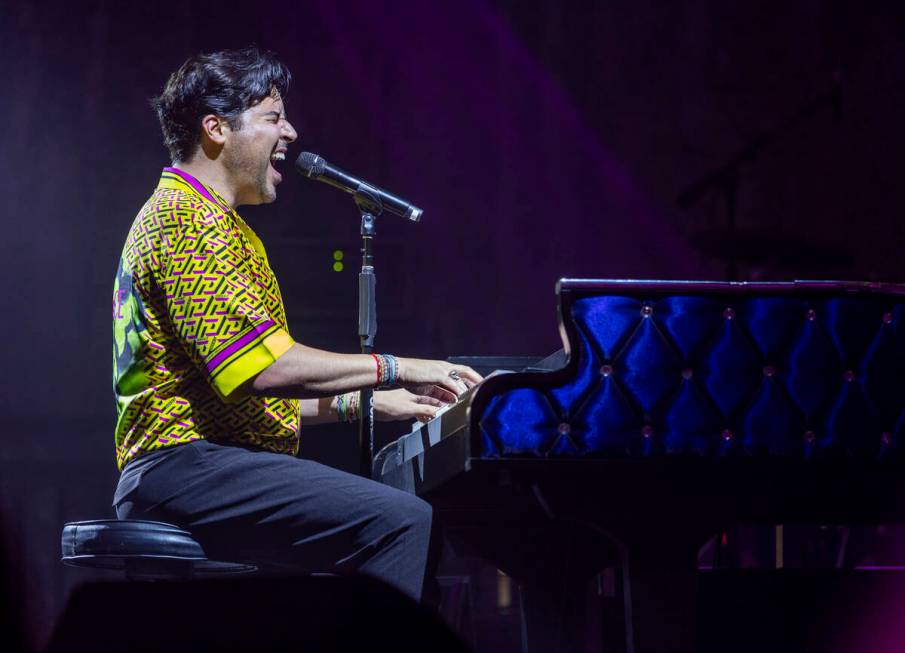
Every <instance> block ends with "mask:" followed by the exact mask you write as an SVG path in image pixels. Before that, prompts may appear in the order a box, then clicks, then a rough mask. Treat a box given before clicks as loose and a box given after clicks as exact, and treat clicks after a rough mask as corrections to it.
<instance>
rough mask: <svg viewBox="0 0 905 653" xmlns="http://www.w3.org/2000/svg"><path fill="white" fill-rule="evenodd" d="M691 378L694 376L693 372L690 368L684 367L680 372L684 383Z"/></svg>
mask: <svg viewBox="0 0 905 653" xmlns="http://www.w3.org/2000/svg"><path fill="white" fill-rule="evenodd" d="M693 376H694V370H693V369H691V368H690V367H686V368H685V369H684V370H682V378H683V379H685V380H686V381H688V380H689V379H690V378H691V377H693Z"/></svg>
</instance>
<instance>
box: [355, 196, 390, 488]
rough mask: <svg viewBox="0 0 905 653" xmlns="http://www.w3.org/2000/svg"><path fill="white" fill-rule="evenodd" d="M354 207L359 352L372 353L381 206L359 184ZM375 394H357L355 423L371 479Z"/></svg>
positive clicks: (362, 467) (363, 470) (363, 469)
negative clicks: (358, 228) (358, 237)
mask: <svg viewBox="0 0 905 653" xmlns="http://www.w3.org/2000/svg"><path fill="white" fill-rule="evenodd" d="M354 197H355V204H356V205H357V206H358V210H359V212H360V213H361V272H360V273H359V274H358V337H359V340H360V341H361V353H362V354H370V353H372V352H373V351H374V337H375V336H376V335H377V294H376V287H377V275H376V274H375V272H374V236H376V235H377V216H379V215H380V214H381V213H382V212H383V204H382V203H381V202H380V198H379V197H377V195H376V194H374V193H372V192H370V189H368V187H367V186H364V185H361V186H359V187H358V190H357V191H356V192H355V194H354ZM373 398H374V391H373V390H370V389H367V390H362V391H361V394H360V400H361V403H360V413H361V416H360V419H359V422H358V452H359V469H358V473H359V474H360V475H361V476H364V477H365V478H371V466H372V464H373V463H372V461H373V460H374V402H373Z"/></svg>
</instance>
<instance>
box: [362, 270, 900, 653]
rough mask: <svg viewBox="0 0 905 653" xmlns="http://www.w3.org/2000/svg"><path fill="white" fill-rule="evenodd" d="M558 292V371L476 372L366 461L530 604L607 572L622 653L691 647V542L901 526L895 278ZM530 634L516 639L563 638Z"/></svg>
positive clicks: (552, 599)
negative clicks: (620, 589)
mask: <svg viewBox="0 0 905 653" xmlns="http://www.w3.org/2000/svg"><path fill="white" fill-rule="evenodd" d="M557 295H558V299H559V307H558V308H559V322H560V331H561V336H562V340H563V345H564V350H565V353H566V355H567V358H566V362H565V365H564V366H562V367H561V368H559V369H555V370H551V371H526V372H518V373H512V374H500V375H496V376H493V377H491V378H488V379H486V380H485V381H484V382H483V383H482V384H480V385H479V386H478V387H477V388H475V389H474V391H473V392H471V393H469V396H467V397H465V398H463V400H462V401H460V402H459V403H458V404H457V405H455V406H453V407H452V408H450V409H449V410H448V411H447V412H446V413H445V414H444V415H443V416H442V417H441V418H439V419H437V420H435V421H434V422H433V423H431V424H428V425H425V426H424V427H422V428H421V429H419V430H417V431H414V432H413V433H412V434H409V435H407V436H403V437H402V438H400V439H399V440H397V441H395V442H393V443H391V444H389V445H388V446H387V447H385V448H384V449H382V450H381V451H380V452H379V454H378V456H377V457H376V458H375V462H374V478H375V479H378V480H381V481H382V482H385V483H388V484H390V485H393V486H395V487H398V488H401V489H405V490H407V491H410V492H415V493H417V494H418V495H419V496H422V497H424V498H425V499H427V500H428V501H430V502H431V503H432V504H433V505H434V506H435V508H436V510H437V513H438V515H439V518H440V520H441V521H442V522H443V523H444V524H445V525H446V528H447V530H449V531H450V532H452V533H453V534H454V535H455V537H456V538H457V539H458V541H460V542H462V543H464V544H465V545H467V546H468V547H470V548H471V549H472V550H473V551H474V552H476V553H478V554H479V555H482V556H483V557H485V558H487V559H488V560H490V561H492V562H493V563H495V564H496V565H497V566H499V568H501V569H503V570H504V571H507V572H508V573H510V574H511V575H512V576H513V577H514V578H516V579H517V580H518V581H519V582H521V583H523V584H524V585H525V586H526V587H532V586H534V587H537V588H539V589H538V591H537V592H536V593H535V596H536V597H538V601H537V602H539V603H540V604H542V605H540V607H538V608H537V609H538V611H539V613H541V614H546V615H547V616H548V617H549V615H550V610H551V609H552V608H551V606H552V604H554V603H556V604H560V605H561V604H562V603H563V600H564V597H563V594H565V595H568V593H569V591H570V590H569V589H568V583H570V582H571V583H574V584H575V586H576V587H577V586H578V585H577V584H578V583H579V582H580V581H582V580H583V579H586V578H587V576H588V575H589V574H593V573H595V571H596V570H598V569H600V568H601V567H603V566H607V565H613V564H617V565H619V566H621V567H622V568H623V569H624V570H625V573H626V574H627V578H630V579H631V581H630V582H629V581H628V580H627V582H626V583H625V587H626V606H625V610H626V619H627V626H628V628H627V648H628V649H629V650H694V637H695V634H694V622H695V615H694V593H693V592H694V582H693V578H690V575H693V573H694V569H695V566H696V554H697V550H698V548H699V547H700V545H701V544H702V543H703V542H704V541H705V540H706V538H708V537H710V536H712V535H713V534H714V533H717V532H719V531H720V530H721V529H723V528H725V527H726V526H728V525H731V524H733V523H739V522H747V523H757V522H761V523H769V524H776V523H784V522H786V523H788V522H821V523H853V522H890V521H899V520H900V519H901V516H902V512H903V510H902V505H903V502H902V501H901V497H902V489H903V486H902V479H903V478H905V475H903V472H905V462H903V458H905V456H903V452H905V287H900V286H896V285H889V284H871V283H856V282H830V281H815V282H783V283H741V282H738V283H736V282H731V283H730V282H691V281H688V282H683V281H611V280H569V279H566V280H561V281H560V282H559V283H558V284H557ZM556 588H560V589H559V590H558V591H557V590H556ZM529 596H530V594H529ZM529 618H530V616H529ZM548 621H549V620H548ZM546 628H547V631H548V632H546V633H544V632H540V633H538V634H537V635H536V636H535V640H534V641H535V642H539V643H540V644H539V645H538V646H535V647H533V648H532V650H534V649H537V650H553V649H554V648H560V649H561V650H567V649H568V648H572V647H573V646H575V645H577V643H576V642H571V643H570V642H568V636H567V634H566V635H564V634H563V632H562V631H563V630H564V629H565V626H563V624H562V623H558V624H557V623H553V624H552V625H551V624H550V623H547V624H546ZM550 629H553V630H557V629H558V630H559V631H560V632H559V634H553V635H551V634H550V632H549V630H550ZM664 646H666V647H667V648H664Z"/></svg>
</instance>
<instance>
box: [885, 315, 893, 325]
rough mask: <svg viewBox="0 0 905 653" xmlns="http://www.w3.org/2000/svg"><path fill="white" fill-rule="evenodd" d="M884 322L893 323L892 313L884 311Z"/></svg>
mask: <svg viewBox="0 0 905 653" xmlns="http://www.w3.org/2000/svg"><path fill="white" fill-rule="evenodd" d="M883 324H892V313H883Z"/></svg>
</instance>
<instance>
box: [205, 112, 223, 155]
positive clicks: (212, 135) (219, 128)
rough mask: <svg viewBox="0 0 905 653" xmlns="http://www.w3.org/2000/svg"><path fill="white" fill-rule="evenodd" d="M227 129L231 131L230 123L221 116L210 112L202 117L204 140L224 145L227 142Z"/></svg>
mask: <svg viewBox="0 0 905 653" xmlns="http://www.w3.org/2000/svg"><path fill="white" fill-rule="evenodd" d="M227 131H229V123H227V122H226V121H225V120H224V119H223V118H221V117H220V116H215V115H214V114H212V113H209V114H208V115H206V116H204V117H203V118H202V119H201V137H202V141H204V140H210V142H211V143H212V144H213V145H219V146H221V147H222V146H223V144H224V143H225V142H226V132H227Z"/></svg>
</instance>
